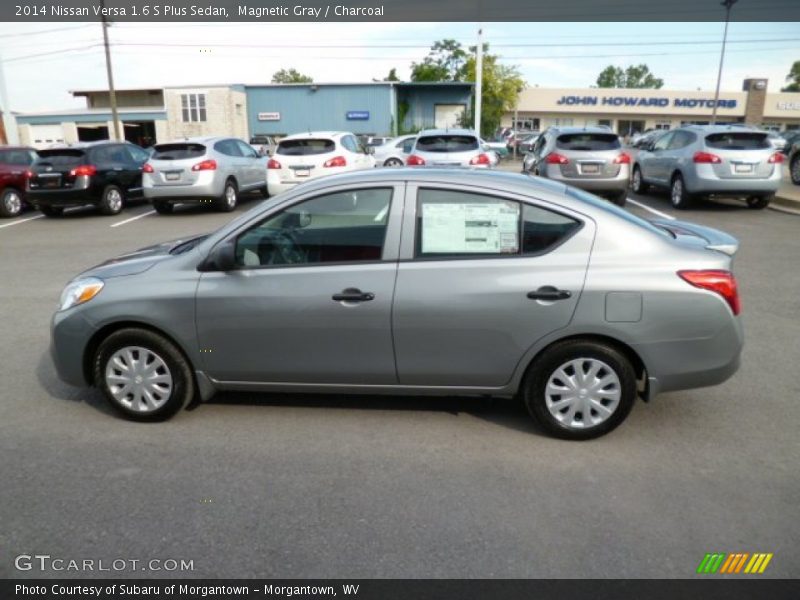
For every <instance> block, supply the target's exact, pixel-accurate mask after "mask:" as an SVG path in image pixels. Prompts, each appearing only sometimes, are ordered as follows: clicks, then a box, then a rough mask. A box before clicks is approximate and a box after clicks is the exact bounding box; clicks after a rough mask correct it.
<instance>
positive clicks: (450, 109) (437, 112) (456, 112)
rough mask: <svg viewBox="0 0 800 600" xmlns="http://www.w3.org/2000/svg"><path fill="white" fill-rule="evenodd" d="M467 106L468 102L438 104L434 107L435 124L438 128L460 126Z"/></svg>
mask: <svg viewBox="0 0 800 600" xmlns="http://www.w3.org/2000/svg"><path fill="white" fill-rule="evenodd" d="M466 108H467V106H466V104H437V105H436V106H435V107H434V116H433V118H434V123H435V125H434V126H435V127H436V128H437V129H453V128H456V127H460V123H459V120H460V119H461V115H462V114H463V113H464V110H466Z"/></svg>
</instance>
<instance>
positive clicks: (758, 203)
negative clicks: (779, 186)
mask: <svg viewBox="0 0 800 600" xmlns="http://www.w3.org/2000/svg"><path fill="white" fill-rule="evenodd" d="M774 197H775V196H774V195H773V194H770V195H768V196H748V198H747V208H752V209H754V210H761V209H764V208H767V207H768V206H769V203H770V202H772V199H773V198H774Z"/></svg>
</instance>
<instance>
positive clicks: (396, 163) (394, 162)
mask: <svg viewBox="0 0 800 600" xmlns="http://www.w3.org/2000/svg"><path fill="white" fill-rule="evenodd" d="M402 164H403V163H402V162H400V161H399V160H397V159H396V158H390V159H389V160H387V161H386V166H387V167H399V166H400V165H402Z"/></svg>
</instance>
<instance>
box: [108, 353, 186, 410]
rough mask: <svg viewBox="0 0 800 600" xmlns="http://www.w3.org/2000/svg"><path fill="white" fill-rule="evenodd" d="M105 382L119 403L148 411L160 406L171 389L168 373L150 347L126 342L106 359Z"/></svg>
mask: <svg viewBox="0 0 800 600" xmlns="http://www.w3.org/2000/svg"><path fill="white" fill-rule="evenodd" d="M106 385H107V386H108V389H109V391H110V392H111V395H112V396H113V397H114V399H115V400H116V401H117V402H119V403H120V404H121V405H122V406H124V407H125V408H127V409H130V410H134V411H136V412H141V413H148V412H153V411H155V410H158V409H159V408H161V407H162V406H163V405H164V403H165V402H166V401H167V400H168V399H169V397H170V394H171V393H172V375H171V374H170V372H169V368H167V364H166V363H165V362H164V360H163V359H162V358H161V357H160V356H159V355H158V354H156V353H155V352H153V351H152V350H149V349H147V348H142V347H141V346H126V347H125V348H121V349H119V350H117V351H116V352H115V353H114V354H112V355H111V358H109V359H108V363H106Z"/></svg>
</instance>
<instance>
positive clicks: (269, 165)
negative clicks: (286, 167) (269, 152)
mask: <svg viewBox="0 0 800 600" xmlns="http://www.w3.org/2000/svg"><path fill="white" fill-rule="evenodd" d="M267 168H268V169H280V168H281V163H279V162H278V161H277V160H275V159H274V158H270V159H269V162H268V163H267Z"/></svg>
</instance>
